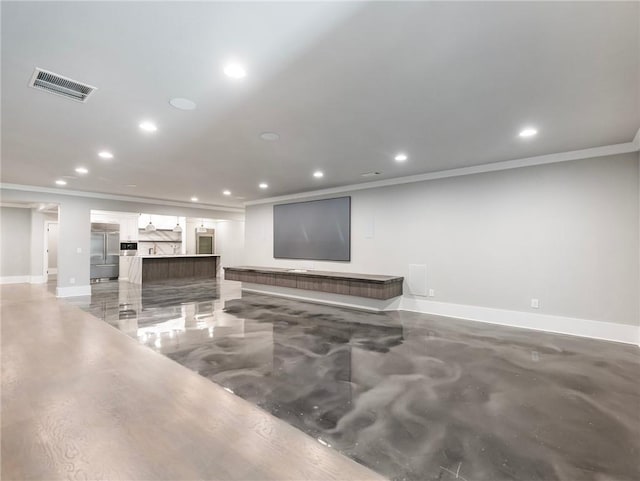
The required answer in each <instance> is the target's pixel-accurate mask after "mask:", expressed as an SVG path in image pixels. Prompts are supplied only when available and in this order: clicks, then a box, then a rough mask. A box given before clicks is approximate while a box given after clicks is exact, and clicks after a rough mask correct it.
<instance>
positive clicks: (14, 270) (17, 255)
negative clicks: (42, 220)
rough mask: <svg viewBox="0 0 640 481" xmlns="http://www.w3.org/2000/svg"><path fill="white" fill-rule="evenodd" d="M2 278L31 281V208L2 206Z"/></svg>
mask: <svg viewBox="0 0 640 481" xmlns="http://www.w3.org/2000/svg"><path fill="white" fill-rule="evenodd" d="M0 225H1V228H0V278H2V282H13V281H16V282H29V277H30V272H31V245H30V239H31V210H30V209H23V208H16V207H1V208H0Z"/></svg>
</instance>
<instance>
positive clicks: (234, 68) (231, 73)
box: [224, 62, 247, 79]
mask: <svg viewBox="0 0 640 481" xmlns="http://www.w3.org/2000/svg"><path fill="white" fill-rule="evenodd" d="M224 74H225V75H226V76H227V77H231V78H235V79H241V78H245V77H246V76H247V71H246V69H245V68H244V66H243V65H241V64H239V63H235V62H232V63H228V64H227V65H225V66H224Z"/></svg>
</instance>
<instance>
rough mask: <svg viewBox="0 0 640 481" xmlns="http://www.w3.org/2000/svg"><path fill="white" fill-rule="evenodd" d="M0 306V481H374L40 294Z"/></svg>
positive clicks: (1, 301) (4, 297)
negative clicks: (0, 387)
mask: <svg viewBox="0 0 640 481" xmlns="http://www.w3.org/2000/svg"><path fill="white" fill-rule="evenodd" d="M116 297H117V295H116ZM116 304H117V303H116ZM164 306H165V307H163V308H162V309H166V308H167V305H166V304H164ZM0 308H1V311H0V313H1V318H2V324H1V328H2V352H1V355H2V357H1V364H2V393H1V394H2V396H1V403H2V406H1V410H0V412H1V418H2V419H1V425H2V427H1V433H0V439H1V456H0V458H1V463H0V464H1V471H0V479H2V480H3V481H14V480H15V481H24V480H41V481H51V480H72V481H76V480H77V481H80V480H106V481H116V480H123V481H125V480H126V481H132V480H167V481H175V480H225V481H226V480H236V481H248V480H273V481H280V480H291V481H298V480H303V479H304V480H327V479H331V480H336V481H337V480H345V479H348V480H353V481H360V480H364V479H368V480H376V479H380V480H381V479H383V478H382V476H380V475H378V474H376V473H374V472H373V471H371V470H369V469H367V468H365V467H364V466H362V465H359V464H357V463H355V462H353V461H352V460H350V459H348V458H346V457H345V456H342V455H340V454H339V453H337V452H336V451H335V450H332V449H330V448H328V447H326V446H323V445H321V444H320V443H319V442H318V441H317V440H315V439H313V438H311V437H309V436H307V435H305V434H304V433H302V432H301V431H299V430H297V429H295V428H293V427H292V426H290V425H289V424H287V423H286V422H284V421H282V420H280V419H278V418H276V417H274V416H272V415H270V414H269V413H267V412H266V411H264V410H262V409H260V408H258V407H257V406H255V405H254V404H252V403H249V402H247V401H245V400H243V399H241V398H240V397H238V396H234V395H233V394H230V393H228V392H226V391H225V390H224V389H223V388H221V387H220V386H218V385H217V384H215V383H212V382H210V381H209V380H207V379H206V378H204V377H202V376H199V375H198V374H196V373H194V372H191V371H190V370H188V369H185V368H184V367H182V366H180V365H179V364H177V363H175V362H173V361H171V360H170V359H168V358H166V357H164V356H162V355H159V354H157V353H155V352H153V351H151V350H149V349H146V348H144V347H142V346H140V345H139V344H138V343H137V342H136V341H135V340H133V339H131V338H129V337H127V336H126V335H123V334H122V333H121V332H118V331H117V330H116V329H113V328H112V327H110V326H108V325H107V324H105V323H104V322H102V321H100V320H98V319H96V318H95V317H94V316H91V315H90V314H87V313H85V312H83V311H82V310H80V309H78V308H77V307H74V306H73V305H70V304H69V303H67V302H65V301H60V300H57V299H56V298H55V297H54V296H53V295H52V294H51V293H50V292H47V289H46V288H45V287H43V286H30V285H28V284H26V285H10V286H1V288H0ZM116 311H117V308H116ZM128 314H130V312H127V313H125V315H128Z"/></svg>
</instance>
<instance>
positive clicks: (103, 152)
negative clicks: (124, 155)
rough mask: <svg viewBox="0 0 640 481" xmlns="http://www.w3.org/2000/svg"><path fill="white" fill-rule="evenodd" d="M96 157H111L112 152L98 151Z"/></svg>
mask: <svg viewBox="0 0 640 481" xmlns="http://www.w3.org/2000/svg"><path fill="white" fill-rule="evenodd" d="M98 157H100V158H101V159H113V154H112V153H111V152H107V151H106V150H103V151H102V152H98Z"/></svg>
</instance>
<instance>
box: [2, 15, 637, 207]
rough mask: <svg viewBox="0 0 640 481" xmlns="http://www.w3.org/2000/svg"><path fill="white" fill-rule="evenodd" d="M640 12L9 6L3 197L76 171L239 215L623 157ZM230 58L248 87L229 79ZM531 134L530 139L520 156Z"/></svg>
mask: <svg viewBox="0 0 640 481" xmlns="http://www.w3.org/2000/svg"><path fill="white" fill-rule="evenodd" d="M639 7H640V3H638V2H626V3H625V2H619V3H612V2H588V3H579V2H566V3H564V2H563V3H553V2H548V3H547V2H544V3H542V2H541V3H529V2H527V3H519V2H518V3H477V2H475V3H399V2H395V3H388V2H385V3H357V2H353V3H339V2H326V3H309V2H305V3H274V2H261V3H242V2H235V3H198V2H194V3H191V2H189V3H180V2H175V3H167V2H141V3H131V2H66V3H55V2H49V3H30V2H9V3H7V2H3V3H2V181H3V182H5V183H17V184H29V185H36V186H46V187H55V186H54V181H55V179H57V178H60V177H61V176H65V175H67V176H73V175H76V174H75V172H74V168H75V167H77V166H79V165H83V166H86V167H88V168H89V169H90V174H89V175H88V176H85V177H82V178H77V179H73V178H70V179H68V185H67V186H66V188H69V189H73V190H84V191H92V192H105V193H111V194H126V195H137V196H144V197H150V198H159V199H168V200H177V201H185V200H188V199H189V198H190V197H191V196H192V195H197V196H198V197H199V199H200V201H201V202H204V203H207V204H227V205H234V204H240V203H242V202H243V201H245V200H246V201H248V200H255V199H260V198H264V197H271V196H276V195H284V194H290V193H295V192H302V191H308V190H315V189H320V188H327V187H333V186H340V185H346V184H354V183H359V182H366V181H371V180H380V179H385V178H392V177H400V176H407V175H412V174H419V173H426V172H434V171H439V170H444V169H451V168H457V167H466V166H474V165H480V164H484V163H489V162H496V161H502V160H510V159H518V158H524V157H530V156H535V155H543V154H549V153H556V152H564V151H570V150H577V149H584V148H589V147H596V146H602V145H611V144H617V143H623V142H629V141H631V139H632V138H633V136H634V134H635V133H636V131H637V130H638V128H639V127H640V93H639V89H640V36H639V25H640V23H639V21H638V18H639V15H640V9H639ZM233 56H235V57H237V58H239V59H241V60H243V61H244V62H245V64H246V66H247V69H248V76H247V77H246V78H245V79H243V80H241V81H234V80H231V79H229V78H227V77H225V76H224V74H223V73H222V66H223V64H224V63H225V61H226V60H227V59H228V58H231V57H233ZM34 67H40V68H44V69H48V70H52V71H54V72H56V73H59V74H61V75H65V76H68V77H71V78H73V79H76V80H79V81H82V82H86V83H89V84H91V85H94V86H96V87H98V88H99V90H98V91H97V92H96V93H95V94H94V95H93V96H92V97H91V98H90V99H89V101H88V102H87V103H86V104H81V103H77V102H73V101H70V100H67V99H63V98H60V97H57V96H54V95H50V94H47V93H44V92H41V91H37V90H34V89H31V88H29V87H27V83H28V81H29V78H30V77H31V74H32V73H33V69H34ZM173 97H186V98H189V99H192V100H194V101H195V102H196V103H197V105H198V108H197V109H196V110H195V111H191V112H186V111H180V110H176V109H174V108H173V107H171V106H170V105H169V104H168V101H169V99H171V98H173ZM143 119H152V120H154V121H155V122H156V123H157V124H158V128H159V130H158V132H157V133H155V134H143V133H142V132H140V131H139V129H138V128H137V124H138V123H139V121H141V120H143ZM528 125H535V126H537V127H538V129H539V135H538V136H537V137H536V138H535V139H530V140H522V139H520V138H518V135H517V134H518V131H519V130H520V129H521V128H522V127H524V126H528ZM264 131H274V132H277V133H279V134H280V136H281V138H280V140H279V141H277V142H265V141H264V140H261V139H260V138H259V135H260V133H261V132H264ZM101 149H108V150H111V151H112V152H113V153H114V154H115V156H116V157H115V158H114V159H113V160H111V161H105V160H101V159H99V158H98V157H97V155H96V153H97V152H98V151H99V150H101ZM398 151H405V152H407V153H408V154H409V156H410V158H409V160H408V161H407V162H406V163H404V164H397V163H395V162H394V161H393V156H394V154H395V153H396V152H398ZM316 169H321V170H323V171H324V173H325V176H324V178H322V179H315V178H313V177H312V173H313V171H314V170H316ZM373 170H380V171H382V172H384V174H383V175H382V176H379V177H376V178H374V179H371V178H364V177H362V176H361V174H362V173H364V172H368V171H373ZM261 181H266V182H268V183H269V186H270V187H269V189H267V190H265V191H261V190H260V189H258V186H257V185H258V183H259V182H261ZM127 184H136V185H137V187H135V188H131V187H127V186H126V185H127ZM224 189H230V190H231V191H232V192H233V195H232V196H231V197H225V196H223V195H222V190H224Z"/></svg>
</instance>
